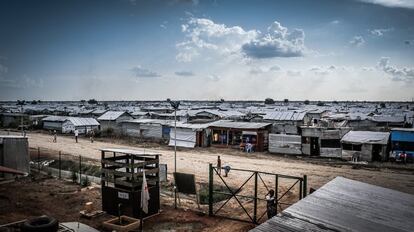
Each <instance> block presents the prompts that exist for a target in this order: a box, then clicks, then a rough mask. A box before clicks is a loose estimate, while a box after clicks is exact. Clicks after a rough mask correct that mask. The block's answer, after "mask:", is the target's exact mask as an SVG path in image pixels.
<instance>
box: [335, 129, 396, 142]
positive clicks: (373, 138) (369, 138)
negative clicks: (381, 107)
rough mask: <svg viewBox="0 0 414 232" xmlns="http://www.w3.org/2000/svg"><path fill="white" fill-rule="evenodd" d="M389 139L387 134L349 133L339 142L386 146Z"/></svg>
mask: <svg viewBox="0 0 414 232" xmlns="http://www.w3.org/2000/svg"><path fill="white" fill-rule="evenodd" d="M389 137H390V133H389V132H374V131H350V132H348V133H346V134H345V135H344V137H342V139H341V142H345V143H357V144H362V143H369V144H387V143H388V139H389Z"/></svg>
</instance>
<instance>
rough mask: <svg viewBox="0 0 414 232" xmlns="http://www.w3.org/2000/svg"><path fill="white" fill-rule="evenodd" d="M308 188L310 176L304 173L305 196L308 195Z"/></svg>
mask: <svg viewBox="0 0 414 232" xmlns="http://www.w3.org/2000/svg"><path fill="white" fill-rule="evenodd" d="M307 189H308V176H307V175H303V197H306V195H307Z"/></svg>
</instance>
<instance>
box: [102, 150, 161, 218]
mask: <svg viewBox="0 0 414 232" xmlns="http://www.w3.org/2000/svg"><path fill="white" fill-rule="evenodd" d="M159 156H160V155H159V154H145V153H144V152H141V151H137V150H128V149H113V148H108V149H102V150H101V164H102V169H101V170H102V175H101V186H102V210H103V211H106V212H107V213H109V214H111V215H116V216H118V214H119V210H120V211H121V215H127V216H130V217H134V218H140V216H141V200H140V199H141V190H142V179H143V173H144V171H145V177H146V180H147V185H148V191H149V195H150V199H149V202H148V214H145V213H144V212H142V217H144V218H145V217H148V216H151V215H154V214H157V213H158V212H159V210H160V180H159Z"/></svg>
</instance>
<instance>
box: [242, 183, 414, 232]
mask: <svg viewBox="0 0 414 232" xmlns="http://www.w3.org/2000/svg"><path fill="white" fill-rule="evenodd" d="M413 212H414V196H413V195H411V194H408V193H403V192H399V191H395V190H391V189H387V188H383V187H379V186H375V185H371V184H366V183H363V182H359V181H355V180H350V179H346V178H343V177H336V178H335V179H333V180H332V181H330V182H328V183H327V184H325V185H324V186H322V187H321V188H319V189H318V190H316V191H315V192H313V193H312V194H309V195H308V196H306V197H305V198H303V199H302V200H300V201H298V202H296V203H295V204H293V205H292V206H290V207H288V208H287V209H285V210H284V211H282V213H281V214H279V215H277V216H274V217H272V218H271V219H269V220H267V221H266V222H264V223H262V224H261V225H259V226H257V227H256V228H254V229H252V230H250V232H302V231H324V232H331V231H335V232H337V231H359V232H371V231H381V232H382V231H383V232H390V231H398V232H409V231H413V228H414V220H412V219H413Z"/></svg>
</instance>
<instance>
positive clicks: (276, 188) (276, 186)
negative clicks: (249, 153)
mask: <svg viewBox="0 0 414 232" xmlns="http://www.w3.org/2000/svg"><path fill="white" fill-rule="evenodd" d="M278 192H279V175H278V174H276V176H275V204H276V215H277V205H278V204H279V202H278V199H279V197H278V196H277V195H278Z"/></svg>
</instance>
